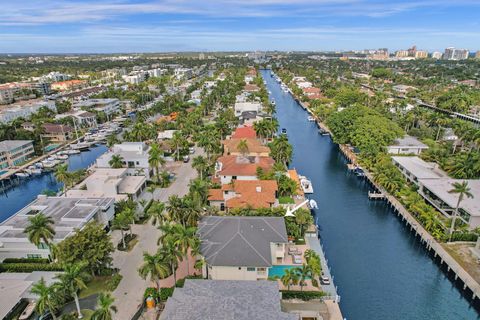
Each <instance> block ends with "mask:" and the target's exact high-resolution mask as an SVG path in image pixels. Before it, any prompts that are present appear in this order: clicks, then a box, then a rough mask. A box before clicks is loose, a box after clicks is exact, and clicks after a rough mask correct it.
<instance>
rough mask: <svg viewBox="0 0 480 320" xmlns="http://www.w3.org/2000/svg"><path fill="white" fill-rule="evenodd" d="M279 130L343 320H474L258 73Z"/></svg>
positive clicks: (312, 127) (323, 139)
mask: <svg viewBox="0 0 480 320" xmlns="http://www.w3.org/2000/svg"><path fill="white" fill-rule="evenodd" d="M261 72H262V76H263V78H264V79H265V80H266V82H267V88H268V90H269V91H271V95H270V98H273V99H274V100H275V102H276V106H277V115H276V117H277V118H278V121H279V123H280V128H285V129H287V135H288V138H289V141H290V143H291V144H292V145H293V148H294V156H293V161H292V164H291V167H294V168H296V169H297V170H298V171H299V173H300V174H302V175H306V176H307V177H309V178H310V180H311V181H312V183H313V187H314V191H315V193H314V194H313V195H312V197H311V198H313V199H315V200H316V201H317V203H318V210H315V219H316V221H317V225H318V226H319V229H320V234H321V237H322V243H323V246H324V250H325V252H326V257H327V259H328V264H329V266H330V267H331V269H332V274H333V276H334V282H335V284H336V285H337V286H338V294H339V295H340V296H341V302H340V307H341V309H342V313H343V316H344V317H345V318H347V319H348V320H363V319H365V320H376V319H378V320H384V319H389V320H400V319H401V320H404V319H408V320H427V319H429V320H430V319H431V320H447V319H448V320H460V319H479V315H478V313H477V311H476V310H475V309H474V308H473V307H471V305H470V303H469V302H468V301H467V300H466V299H465V298H464V297H463V296H462V294H461V292H460V291H459V290H458V289H457V288H456V287H455V286H454V284H453V283H452V282H451V281H450V280H449V279H448V278H447V276H446V275H445V273H444V272H443V271H442V270H441V269H440V268H439V266H438V265H437V264H436V263H435V262H434V261H433V260H432V259H431V258H430V257H429V255H428V254H427V252H426V250H425V249H424V248H423V247H422V245H421V244H420V243H419V242H418V241H417V240H416V239H415V237H414V236H413V235H412V234H410V233H409V232H408V229H406V227H405V226H404V225H403V224H402V223H401V221H400V220H399V219H398V218H397V217H396V216H395V215H394V214H393V213H392V211H391V209H390V208H389V207H388V206H387V205H386V204H385V203H384V202H381V201H369V200H368V198H367V192H368V190H369V186H368V184H367V183H366V182H365V181H364V180H362V179H359V178H358V177H356V176H355V175H353V174H350V173H348V172H347V170H346V162H345V159H344V158H343V156H342V155H341V153H340V151H339V149H338V146H337V145H335V144H334V143H333V142H332V141H331V139H330V137H328V136H322V135H320V134H319V133H318V131H317V127H316V124H315V123H314V122H308V121H307V116H308V114H307V112H306V111H304V110H303V109H302V108H301V107H300V106H299V105H298V104H297V102H296V101H295V100H294V99H293V97H292V96H291V95H290V94H288V93H284V92H283V91H282V90H281V88H280V85H279V84H278V83H277V82H276V81H275V80H274V79H273V78H271V77H270V71H269V70H262V71H261Z"/></svg>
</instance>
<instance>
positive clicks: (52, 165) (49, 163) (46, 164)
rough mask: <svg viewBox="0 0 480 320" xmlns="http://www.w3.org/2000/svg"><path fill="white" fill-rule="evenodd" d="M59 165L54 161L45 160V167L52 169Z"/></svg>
mask: <svg viewBox="0 0 480 320" xmlns="http://www.w3.org/2000/svg"><path fill="white" fill-rule="evenodd" d="M56 165H57V163H56V162H54V161H43V167H44V168H47V169H51V168H53V167H55V166H56Z"/></svg>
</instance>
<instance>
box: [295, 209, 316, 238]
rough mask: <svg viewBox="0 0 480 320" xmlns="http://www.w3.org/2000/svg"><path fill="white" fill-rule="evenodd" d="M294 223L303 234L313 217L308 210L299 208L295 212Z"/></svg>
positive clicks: (302, 234)
mask: <svg viewBox="0 0 480 320" xmlns="http://www.w3.org/2000/svg"><path fill="white" fill-rule="evenodd" d="M295 223H296V224H297V225H298V226H300V235H301V236H302V237H303V236H304V235H305V230H307V228H308V226H310V225H311V224H312V223H313V217H312V215H311V213H310V211H308V210H306V209H302V208H300V209H299V210H298V211H297V212H296V213H295Z"/></svg>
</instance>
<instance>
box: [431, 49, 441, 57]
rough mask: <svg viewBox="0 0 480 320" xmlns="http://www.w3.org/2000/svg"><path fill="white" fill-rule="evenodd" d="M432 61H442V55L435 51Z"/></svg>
mask: <svg viewBox="0 0 480 320" xmlns="http://www.w3.org/2000/svg"><path fill="white" fill-rule="evenodd" d="M432 59H442V53H441V52H439V51H435V52H434V53H432Z"/></svg>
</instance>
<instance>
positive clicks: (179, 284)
mask: <svg viewBox="0 0 480 320" xmlns="http://www.w3.org/2000/svg"><path fill="white" fill-rule="evenodd" d="M186 279H203V277H202V276H201V275H198V276H186V277H185V278H182V279H179V280H177V282H176V283H175V287H177V288H183V285H184V284H185V280H186Z"/></svg>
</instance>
